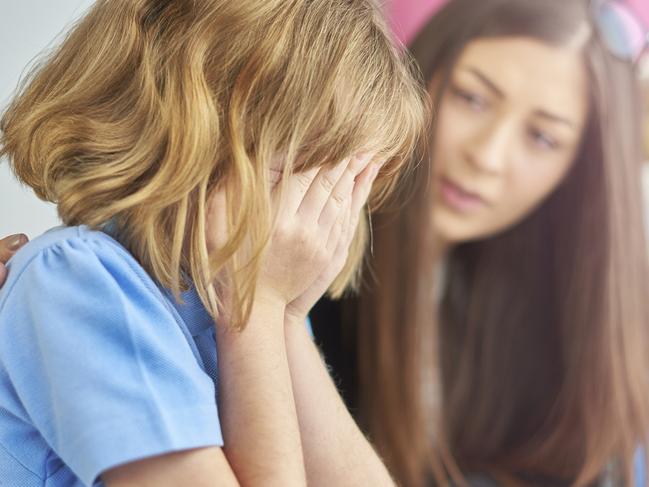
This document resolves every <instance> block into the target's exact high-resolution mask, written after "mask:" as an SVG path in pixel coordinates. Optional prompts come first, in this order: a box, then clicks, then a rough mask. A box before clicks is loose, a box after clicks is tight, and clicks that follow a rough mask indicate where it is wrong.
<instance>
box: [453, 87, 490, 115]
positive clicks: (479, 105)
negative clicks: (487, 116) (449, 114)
mask: <svg viewBox="0 0 649 487" xmlns="http://www.w3.org/2000/svg"><path fill="white" fill-rule="evenodd" d="M452 92H453V95H454V96H455V97H456V98H458V99H459V100H460V101H461V102H462V103H464V104H466V105H468V106H469V107H470V108H471V109H473V110H484V109H485V108H486V107H487V101H486V100H485V99H484V98H482V97H481V96H479V95H476V94H474V93H471V92H470V91H467V90H463V89H461V88H458V87H453V88H452Z"/></svg>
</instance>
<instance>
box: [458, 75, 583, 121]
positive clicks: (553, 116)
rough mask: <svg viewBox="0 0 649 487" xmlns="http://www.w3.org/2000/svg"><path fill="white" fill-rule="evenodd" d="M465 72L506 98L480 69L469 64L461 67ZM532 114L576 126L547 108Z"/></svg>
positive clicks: (496, 94)
mask: <svg viewBox="0 0 649 487" xmlns="http://www.w3.org/2000/svg"><path fill="white" fill-rule="evenodd" d="M463 69H464V70H465V71H466V72H468V73H470V74H472V75H473V76H474V77H475V78H476V79H477V80H479V81H480V82H481V83H482V84H483V85H484V86H485V87H486V88H487V89H488V90H489V91H491V92H492V93H493V94H494V95H495V96H497V97H498V98H500V99H504V98H506V96H505V92H504V91H503V90H502V89H501V88H499V87H498V85H496V83H494V82H493V81H492V80H491V79H489V77H488V76H487V75H486V74H484V73H483V72H482V71H480V70H479V69H478V68H476V67H473V66H469V67H466V68H463ZM534 115H536V116H537V117H541V118H544V119H546V120H548V121H550V122H555V123H561V124H563V125H567V126H568V127H570V128H572V129H574V128H576V124H575V123H574V122H573V121H571V120H570V119H569V118H568V117H564V116H561V115H557V114H555V113H552V112H550V111H548V110H545V109H542V108H539V109H537V110H536V111H535V112H534Z"/></svg>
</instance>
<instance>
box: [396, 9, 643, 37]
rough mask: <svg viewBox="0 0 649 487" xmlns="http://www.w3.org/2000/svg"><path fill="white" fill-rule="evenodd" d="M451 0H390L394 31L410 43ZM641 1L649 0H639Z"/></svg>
mask: <svg viewBox="0 0 649 487" xmlns="http://www.w3.org/2000/svg"><path fill="white" fill-rule="evenodd" d="M448 1H449V0H390V1H388V2H386V3H387V5H386V14H387V16H388V21H389V22H390V27H392V32H394V35H395V36H396V38H397V39H398V40H399V41H401V42H402V43H403V44H405V45H408V43H409V42H410V41H412V39H413V38H414V37H415V35H416V34H417V32H419V29H421V28H422V27H423V26H424V25H425V24H426V22H427V21H428V19H429V18H430V17H431V16H432V15H433V14H434V13H435V12H437V11H438V10H439V9H440V8H441V7H442V6H444V4H445V3H446V2H448ZM638 1H639V2H641V3H644V2H647V1H649V0H638Z"/></svg>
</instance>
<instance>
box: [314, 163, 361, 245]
mask: <svg viewBox="0 0 649 487" xmlns="http://www.w3.org/2000/svg"><path fill="white" fill-rule="evenodd" d="M353 189H354V175H353V174H352V173H351V172H350V171H348V170H346V171H345V172H344V173H343V175H342V177H341V178H340V180H339V181H338V183H337V184H336V187H335V188H334V189H333V191H332V192H331V195H330V196H329V199H328V200H327V202H326V204H325V206H324V208H323V209H322V213H321V214H320V215H319V218H318V225H319V226H320V228H321V230H322V232H324V233H325V235H327V234H328V233H329V232H330V230H331V227H332V226H333V225H334V223H336V222H337V221H340V218H341V214H342V212H343V211H346V207H345V206H344V205H345V204H346V203H347V200H349V204H350V205H351V197H352V191H353Z"/></svg>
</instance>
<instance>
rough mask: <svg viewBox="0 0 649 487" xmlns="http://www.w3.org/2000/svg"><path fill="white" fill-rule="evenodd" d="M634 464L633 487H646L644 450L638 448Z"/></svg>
mask: <svg viewBox="0 0 649 487" xmlns="http://www.w3.org/2000/svg"><path fill="white" fill-rule="evenodd" d="M634 464H635V468H634V470H635V472H634V474H635V487H645V486H646V485H647V479H646V477H647V465H646V460H645V451H644V448H639V449H638V451H637V452H636V454H635V460H634Z"/></svg>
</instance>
